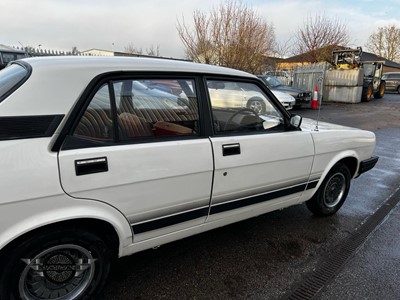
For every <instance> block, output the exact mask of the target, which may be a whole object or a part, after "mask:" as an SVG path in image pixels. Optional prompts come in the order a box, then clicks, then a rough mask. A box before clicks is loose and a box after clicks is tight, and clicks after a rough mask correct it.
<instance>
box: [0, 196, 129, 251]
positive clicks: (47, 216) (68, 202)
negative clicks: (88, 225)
mask: <svg viewBox="0 0 400 300" xmlns="http://www.w3.org/2000/svg"><path fill="white" fill-rule="evenodd" d="M6 206H7V207H6ZM43 208H45V209H43ZM1 211H3V212H7V215H3V214H2V213H1ZM13 212H14V213H13ZM79 219H96V220H101V221H105V222H107V223H109V224H110V225H112V227H113V228H114V229H115V232H116V233H117V235H118V237H119V250H118V254H119V256H121V255H122V253H123V249H124V248H125V247H127V246H128V245H130V244H132V242H133V233H132V228H131V226H130V225H129V222H128V221H127V219H126V218H125V217H124V216H123V214H122V213H121V212H119V211H118V210H117V209H116V208H114V207H112V206H110V205H108V204H106V203H103V202H99V201H91V200H84V199H73V198H71V197H69V196H67V195H58V196H53V197H47V198H42V199H35V200H30V201H19V202H11V203H6V204H2V205H0V228H3V230H2V231H1V232H0V250H1V249H3V248H4V247H5V246H6V245H8V244H9V243H10V242H12V241H13V240H15V239H16V238H18V237H20V236H22V235H24V234H26V233H29V232H31V231H32V230H35V229H39V228H41V227H43V226H48V225H51V224H55V223H59V222H63V221H71V220H79Z"/></svg>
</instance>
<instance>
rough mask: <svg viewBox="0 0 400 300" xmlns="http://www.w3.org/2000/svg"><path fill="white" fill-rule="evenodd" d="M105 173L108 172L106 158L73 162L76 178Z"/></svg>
mask: <svg viewBox="0 0 400 300" xmlns="http://www.w3.org/2000/svg"><path fill="white" fill-rule="evenodd" d="M107 171H108V162H107V157H94V158H87V159H80V160H75V174H76V176H80V175H87V174H93V173H100V172H107Z"/></svg>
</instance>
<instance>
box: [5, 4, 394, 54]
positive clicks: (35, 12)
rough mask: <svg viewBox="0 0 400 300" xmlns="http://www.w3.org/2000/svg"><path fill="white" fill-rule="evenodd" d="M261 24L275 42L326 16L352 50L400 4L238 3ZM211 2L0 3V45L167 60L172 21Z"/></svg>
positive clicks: (174, 40) (177, 47)
mask: <svg viewBox="0 0 400 300" xmlns="http://www.w3.org/2000/svg"><path fill="white" fill-rule="evenodd" d="M242 2H243V3H244V4H246V5H247V6H249V7H251V8H253V9H254V10H255V11H257V12H258V14H259V15H260V16H261V17H262V18H264V19H265V21H266V22H268V23H272V24H273V26H274V28H275V34H276V37H277V40H278V41H281V42H284V41H286V40H288V39H289V38H290V37H291V36H293V34H294V33H295V31H296V30H297V28H298V27H299V26H301V25H302V24H304V20H305V18H306V17H307V16H315V14H316V13H325V15H326V16H328V17H332V18H339V19H340V20H341V21H342V22H343V23H345V24H347V28H348V30H349V33H350V37H351V42H350V43H351V44H353V45H351V46H364V44H365V42H366V40H367V38H368V36H369V35H370V34H372V33H373V32H374V31H376V30H377V28H378V27H379V26H385V25H388V24H395V25H397V26H400V9H399V8H400V0H385V1H382V0H346V1H344V0H336V1H329V0H325V1H315V0H314V1H313V0H262V1H261V0H243V1H242ZM218 3H219V1H215V0H214V1H212V0H166V1H162V0H113V1H111V0H110V1H106V0H0V11H1V12H2V15H1V17H0V28H1V29H0V44H4V45H10V46H13V45H14V46H18V45H19V43H22V44H23V45H24V46H32V47H37V46H38V45H42V46H41V48H43V49H52V50H68V51H69V50H71V49H72V47H73V46H76V47H77V48H78V50H80V51H83V50H88V49H92V48H98V49H105V50H115V51H124V49H125V47H126V46H127V45H129V44H132V45H133V46H135V47H136V48H142V49H143V50H145V49H146V48H150V47H151V46H152V45H153V46H154V47H156V46H157V45H158V46H159V49H160V54H161V55H162V56H166V57H177V58H183V57H184V46H183V44H182V42H181V41H180V39H179V36H178V34H177V30H176V25H177V20H182V18H183V17H184V18H185V21H186V22H187V23H191V20H192V13H193V11H194V10H195V9H200V10H203V11H204V12H208V11H209V10H210V8H211V7H212V6H215V5H217V4H218Z"/></svg>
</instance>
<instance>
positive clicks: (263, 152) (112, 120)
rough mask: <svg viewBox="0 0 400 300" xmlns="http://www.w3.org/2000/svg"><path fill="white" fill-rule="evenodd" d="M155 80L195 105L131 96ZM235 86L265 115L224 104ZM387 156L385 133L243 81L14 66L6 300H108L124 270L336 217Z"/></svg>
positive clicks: (4, 142)
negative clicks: (261, 227) (313, 111)
mask: <svg viewBox="0 0 400 300" xmlns="http://www.w3.org/2000/svg"><path fill="white" fill-rule="evenodd" d="M154 78H156V79H160V80H176V82H178V83H179V85H180V87H181V89H182V92H183V94H184V95H180V96H181V97H183V96H184V97H183V98H184V99H185V100H186V101H187V105H184V106H177V105H176V104H173V105H171V102H173V101H172V100H170V99H167V100H168V101H165V99H166V98H165V97H164V96H165V95H156V94H153V95H147V94H142V95H140V94H138V93H135V92H133V93H130V91H131V86H130V84H132V85H133V84H134V82H136V81H142V80H149V79H154ZM230 84H238V85H243V84H245V85H247V87H246V90H248V91H257V92H258V95H259V96H260V97H261V100H262V101H263V102H260V103H264V104H265V108H266V109H265V111H261V112H257V111H256V110H255V109H253V108H254V106H251V105H250V106H246V107H243V106H242V105H236V100H235V101H231V100H232V99H234V98H235V97H236V96H235V91H233V90H227V89H224V93H225V96H224V97H221V95H219V94H218V93H217V94H214V92H213V89H214V88H217V87H218V86H220V87H222V86H224V87H225V86H228V85H230ZM126 92H128V93H126ZM224 102H226V103H224ZM141 103H146V104H143V105H141ZM374 148H375V135H374V133H372V132H369V131H364V130H359V129H355V128H348V127H344V126H338V125H334V124H329V123H323V122H320V123H319V125H318V129H316V126H315V121H313V120H308V119H302V117H301V116H298V115H291V114H290V113H288V112H287V111H286V110H285V109H284V107H283V106H282V104H281V103H280V102H279V101H278V100H277V99H276V97H275V96H274V94H273V93H271V92H270V91H269V89H268V88H267V87H266V86H265V85H264V84H262V82H261V81H259V80H258V79H257V77H256V76H254V75H251V74H248V73H245V72H242V71H237V70H232V69H227V68H221V67H216V66H208V65H203V64H194V63H189V62H181V61H169V60H161V59H160V60H158V59H148V58H128V57H42V58H27V59H22V60H18V61H16V62H12V63H11V64H10V65H9V66H8V67H6V68H5V69H4V70H2V71H0V178H1V180H0V220H1V222H0V268H1V271H2V272H1V273H0V299H2V300H9V299H29V300H33V299H34V300H38V299H83V298H85V299H89V298H90V299H96V295H98V294H99V293H100V292H101V288H102V287H103V286H104V283H105V281H106V279H107V275H108V273H109V270H110V264H111V261H112V259H113V258H116V257H122V256H126V255H130V254H133V253H136V252H139V251H142V250H145V249H149V248H153V247H156V246H159V245H161V244H165V243H168V242H172V241H174V240H178V239H181V238H184V237H187V236H191V235H194V234H197V233H201V232H204V231H206V230H211V229H214V228H217V227H221V226H224V225H227V224H230V223H233V222H237V221H240V220H243V219H246V218H250V217H254V216H258V215H260V214H264V213H267V212H270V211H273V210H277V209H282V208H285V207H288V206H291V205H297V204H300V203H303V202H306V204H307V207H308V208H309V209H310V210H311V211H312V212H313V213H314V214H315V215H318V216H329V215H332V214H334V213H336V212H337V211H338V209H339V208H340V207H341V206H342V204H343V203H344V201H345V199H346V197H347V194H348V192H349V188H350V181H351V179H353V178H356V177H358V176H359V175H360V174H362V173H364V172H366V171H368V170H369V169H371V168H373V167H374V165H375V163H376V162H377V160H378V158H377V157H374V156H372V154H373V151H374ZM132 284H134V283H132Z"/></svg>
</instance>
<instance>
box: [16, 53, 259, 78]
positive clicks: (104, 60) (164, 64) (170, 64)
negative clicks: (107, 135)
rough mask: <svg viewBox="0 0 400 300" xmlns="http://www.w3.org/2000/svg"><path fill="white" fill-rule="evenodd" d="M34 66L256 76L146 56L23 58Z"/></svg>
mask: <svg viewBox="0 0 400 300" xmlns="http://www.w3.org/2000/svg"><path fill="white" fill-rule="evenodd" d="M22 61H25V62H27V63H29V64H30V65H31V66H32V68H33V69H42V68H45V69H51V68H55V69H58V70H59V69H60V67H62V68H63V69H75V68H79V69H84V70H87V71H90V70H96V72H99V71H100V70H101V69H103V70H104V71H105V72H107V71H111V70H113V71H118V70H120V71H159V72H160V71H165V72H192V73H208V74H221V75H233V76H245V77H256V76H254V75H252V74H249V73H246V72H243V71H239V70H234V69H230V68H225V67H219V66H213V65H207V64H200V63H193V62H189V61H181V60H172V59H161V58H146V57H121V56H112V57H106V56H104V57H101V56H50V57H35V58H25V59H22Z"/></svg>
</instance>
